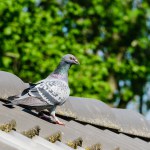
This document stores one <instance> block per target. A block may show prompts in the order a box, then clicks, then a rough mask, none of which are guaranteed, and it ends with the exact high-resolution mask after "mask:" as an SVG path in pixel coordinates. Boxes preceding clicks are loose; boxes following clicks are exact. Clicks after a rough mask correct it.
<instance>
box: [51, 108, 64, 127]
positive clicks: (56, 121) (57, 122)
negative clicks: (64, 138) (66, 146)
mask: <svg viewBox="0 0 150 150" xmlns="http://www.w3.org/2000/svg"><path fill="white" fill-rule="evenodd" d="M55 109H56V106H53V108H52V109H51V111H50V114H51V116H52V117H53V119H54V121H55V123H56V124H59V125H65V124H64V123H63V122H61V121H60V120H59V119H58V118H57V117H56V115H55Z"/></svg>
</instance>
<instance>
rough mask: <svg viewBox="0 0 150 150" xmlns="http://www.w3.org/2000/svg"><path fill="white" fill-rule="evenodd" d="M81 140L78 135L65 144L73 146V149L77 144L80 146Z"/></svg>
mask: <svg viewBox="0 0 150 150" xmlns="http://www.w3.org/2000/svg"><path fill="white" fill-rule="evenodd" d="M82 142H83V140H82V138H81V137H79V138H77V139H75V140H73V141H68V142H67V145H68V146H70V147H72V148H74V149H77V147H78V146H82Z"/></svg>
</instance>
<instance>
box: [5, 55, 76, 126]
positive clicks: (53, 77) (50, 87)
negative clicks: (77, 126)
mask: <svg viewBox="0 0 150 150" xmlns="http://www.w3.org/2000/svg"><path fill="white" fill-rule="evenodd" d="M73 64H76V65H78V64H79V62H78V60H77V59H76V57H75V56H73V55H72V54H67V55H65V56H63V57H62V59H61V62H60V63H59V65H58V67H57V68H56V69H55V70H54V71H53V72H52V73H51V74H50V75H49V76H48V77H47V78H45V79H44V80H41V81H39V82H37V83H36V84H32V85H30V87H29V88H27V89H25V90H24V91H23V92H22V93H21V94H20V95H17V96H11V97H10V98H8V100H9V101H10V103H9V104H6V105H27V106H31V107H32V108H37V109H38V108H39V109H40V112H41V110H43V109H48V111H49V113H50V115H51V117H52V118H53V119H54V122H55V123H56V124H60V125H64V123H62V122H61V121H59V120H58V118H57V117H56V116H55V109H56V107H57V106H58V105H62V104H63V103H65V101H66V100H67V98H68V97H69V94H70V89H69V85H68V71H69V68H70V67H71V65H73ZM39 114H41V113H39ZM42 115H44V114H42Z"/></svg>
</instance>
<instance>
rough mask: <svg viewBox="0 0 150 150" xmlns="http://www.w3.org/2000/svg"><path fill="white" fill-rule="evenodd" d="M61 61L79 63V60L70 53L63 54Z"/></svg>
mask: <svg viewBox="0 0 150 150" xmlns="http://www.w3.org/2000/svg"><path fill="white" fill-rule="evenodd" d="M62 61H64V62H66V63H68V64H71V65H73V64H75V65H79V64H80V63H79V61H78V60H77V58H76V57H75V56H73V55H72V54H67V55H65V56H63V58H62Z"/></svg>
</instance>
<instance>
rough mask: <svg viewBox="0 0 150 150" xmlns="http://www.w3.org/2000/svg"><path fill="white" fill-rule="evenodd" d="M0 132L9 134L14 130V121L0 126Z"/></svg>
mask: <svg viewBox="0 0 150 150" xmlns="http://www.w3.org/2000/svg"><path fill="white" fill-rule="evenodd" d="M0 130H2V131H5V132H10V131H11V130H16V121H15V120H11V121H10V122H8V123H4V124H1V125H0Z"/></svg>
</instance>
